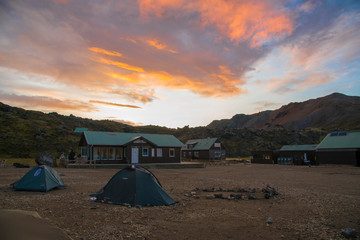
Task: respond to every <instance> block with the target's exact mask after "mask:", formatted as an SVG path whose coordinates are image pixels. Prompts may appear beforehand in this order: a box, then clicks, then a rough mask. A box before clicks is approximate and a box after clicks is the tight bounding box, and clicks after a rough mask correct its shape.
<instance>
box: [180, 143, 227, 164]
mask: <svg viewBox="0 0 360 240" xmlns="http://www.w3.org/2000/svg"><path fill="white" fill-rule="evenodd" d="M181 152H182V158H183V159H191V160H225V158H226V150H225V147H224V146H223V144H222V143H221V142H220V141H219V140H218V139H217V138H205V139H191V140H188V141H187V142H186V143H185V146H183V147H182V149H181Z"/></svg>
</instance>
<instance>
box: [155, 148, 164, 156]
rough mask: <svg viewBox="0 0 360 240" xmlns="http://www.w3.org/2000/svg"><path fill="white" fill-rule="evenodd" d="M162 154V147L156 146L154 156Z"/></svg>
mask: <svg viewBox="0 0 360 240" xmlns="http://www.w3.org/2000/svg"><path fill="white" fill-rule="evenodd" d="M162 155H163V154H162V148H157V149H156V156H157V157H162Z"/></svg>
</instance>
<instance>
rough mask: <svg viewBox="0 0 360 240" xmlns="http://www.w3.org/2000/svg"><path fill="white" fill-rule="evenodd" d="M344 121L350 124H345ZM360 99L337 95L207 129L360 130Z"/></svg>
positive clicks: (218, 122)
mask: <svg viewBox="0 0 360 240" xmlns="http://www.w3.org/2000/svg"><path fill="white" fill-rule="evenodd" d="M344 121H347V122H346V123H344ZM359 121H360V97H357V96H347V95H344V94H341V93H333V94H330V95H327V96H324V97H320V98H316V99H309V100H306V101H304V102H291V103H289V104H287V105H283V106H281V107H280V108H278V109H276V110H266V111H262V112H259V113H255V114H250V115H246V114H236V115H234V116H233V117H232V118H231V119H221V120H214V121H212V122H211V123H210V124H209V125H207V126H206V127H209V128H212V129H215V128H230V129H233V128H254V129H265V130H266V129H276V128H287V129H291V130H300V129H306V128H322V129H327V130H333V129H337V128H346V129H360V122H359Z"/></svg>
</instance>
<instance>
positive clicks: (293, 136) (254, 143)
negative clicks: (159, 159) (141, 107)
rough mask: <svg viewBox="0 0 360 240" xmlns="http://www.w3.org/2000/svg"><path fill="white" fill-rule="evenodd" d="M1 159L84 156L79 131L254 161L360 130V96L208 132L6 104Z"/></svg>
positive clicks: (246, 118) (237, 120)
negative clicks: (190, 146) (190, 143)
mask: <svg viewBox="0 0 360 240" xmlns="http://www.w3.org/2000/svg"><path fill="white" fill-rule="evenodd" d="M0 126H1V128H0V157H34V156H36V154H38V153H41V152H43V151H50V152H51V153H53V154H54V155H55V156H59V155H60V154H61V152H67V151H68V149H70V148H74V149H75V150H76V152H79V149H78V143H79V138H80V135H79V134H77V133H74V129H75V128H77V127H83V128H88V129H89V130H92V131H111V132H142V133H158V134H173V135H175V136H176V137H177V138H179V139H180V140H181V141H182V142H186V141H187V140H189V139H195V138H206V137H216V138H219V139H220V140H221V141H222V142H223V144H224V145H225V147H226V151H227V156H229V157H238V156H249V155H250V153H251V151H252V150H275V149H279V148H280V147H281V146H282V145H287V144H316V143H319V142H320V140H321V139H322V137H324V136H325V135H326V134H327V133H328V132H329V131H333V130H337V129H344V130H355V129H360V97H350V96H346V95H343V94H339V93H334V94H331V95H329V96H326V97H322V98H317V99H311V100H308V101H305V102H302V103H290V104H288V105H285V106H282V107H281V108H279V109H277V110H274V111H264V112H260V113H257V114H252V115H245V114H237V115H235V116H234V117H233V118H231V119H224V120H216V121H213V122H212V123H210V124H209V125H208V126H206V127H195V128H190V127H189V126H185V127H183V128H177V129H172V128H166V127H160V126H153V125H150V126H138V127H134V126H130V125H126V124H122V123H119V122H115V121H109V120H101V121H100V120H92V119H87V118H80V117H76V116H73V115H70V116H64V115H60V114H58V113H42V112H39V111H30V110H24V109H21V108H16V107H11V106H8V105H6V104H3V103H0Z"/></svg>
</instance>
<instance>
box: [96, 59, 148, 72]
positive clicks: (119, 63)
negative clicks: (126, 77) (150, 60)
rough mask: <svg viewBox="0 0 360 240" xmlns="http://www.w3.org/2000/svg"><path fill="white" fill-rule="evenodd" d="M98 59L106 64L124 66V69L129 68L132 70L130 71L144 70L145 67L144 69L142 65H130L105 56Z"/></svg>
mask: <svg viewBox="0 0 360 240" xmlns="http://www.w3.org/2000/svg"><path fill="white" fill-rule="evenodd" d="M98 61H99V62H100V63H105V64H108V65H113V66H116V67H119V68H123V69H127V70H130V71H135V72H144V69H142V68H141V67H137V66H132V65H129V64H127V63H123V62H118V61H112V60H109V59H105V58H100V59H99V60H98Z"/></svg>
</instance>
